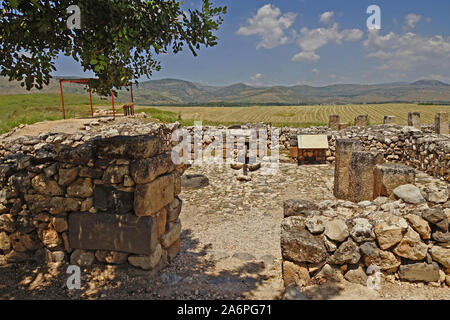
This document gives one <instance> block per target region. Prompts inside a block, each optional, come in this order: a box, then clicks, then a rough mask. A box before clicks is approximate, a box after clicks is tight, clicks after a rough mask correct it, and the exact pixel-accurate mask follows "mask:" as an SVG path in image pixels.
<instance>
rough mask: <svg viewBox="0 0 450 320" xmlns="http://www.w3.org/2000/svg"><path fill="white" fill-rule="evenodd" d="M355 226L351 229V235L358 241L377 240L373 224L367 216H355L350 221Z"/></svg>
mask: <svg viewBox="0 0 450 320" xmlns="http://www.w3.org/2000/svg"><path fill="white" fill-rule="evenodd" d="M350 223H351V224H352V225H353V227H352V228H351V230H350V236H351V237H352V238H353V240H355V241H356V242H358V243H361V242H366V241H372V240H375V233H374V232H373V226H372V224H371V223H370V222H369V220H367V219H365V218H355V219H353V220H351V222H350Z"/></svg>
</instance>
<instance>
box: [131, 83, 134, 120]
mask: <svg viewBox="0 0 450 320" xmlns="http://www.w3.org/2000/svg"><path fill="white" fill-rule="evenodd" d="M130 88H131V104H132V105H133V106H132V110H131V115H133V116H134V97H133V84H130Z"/></svg>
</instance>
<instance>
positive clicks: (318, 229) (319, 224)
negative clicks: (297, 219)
mask: <svg viewBox="0 0 450 320" xmlns="http://www.w3.org/2000/svg"><path fill="white" fill-rule="evenodd" d="M305 226H306V228H307V229H308V230H309V232H311V233H312V234H320V233H322V232H324V230H325V225H324V223H323V219H322V218H320V217H310V218H307V219H306V220H305Z"/></svg>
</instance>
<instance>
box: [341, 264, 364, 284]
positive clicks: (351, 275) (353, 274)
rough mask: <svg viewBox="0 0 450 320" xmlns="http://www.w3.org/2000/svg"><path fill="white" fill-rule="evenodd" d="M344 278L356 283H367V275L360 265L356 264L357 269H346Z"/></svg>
mask: <svg viewBox="0 0 450 320" xmlns="http://www.w3.org/2000/svg"><path fill="white" fill-rule="evenodd" d="M344 278H345V279H346V280H347V281H349V282H351V283H357V284H360V285H363V286H365V285H367V275H366V273H365V272H364V270H363V268H361V266H358V268H357V269H351V270H349V271H347V273H346V274H345V275H344Z"/></svg>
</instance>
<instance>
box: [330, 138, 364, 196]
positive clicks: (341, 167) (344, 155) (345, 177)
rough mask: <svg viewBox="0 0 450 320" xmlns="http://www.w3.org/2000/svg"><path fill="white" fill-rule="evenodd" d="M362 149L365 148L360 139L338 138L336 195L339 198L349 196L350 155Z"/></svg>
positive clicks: (335, 175)
mask: <svg viewBox="0 0 450 320" xmlns="http://www.w3.org/2000/svg"><path fill="white" fill-rule="evenodd" d="M360 150H363V145H362V143H361V142H360V141H358V140H350V139H337V140H336V160H335V171H334V196H335V197H336V198H338V199H347V197H348V187H349V170H348V169H349V164H350V157H351V155H352V152H353V151H360Z"/></svg>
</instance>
